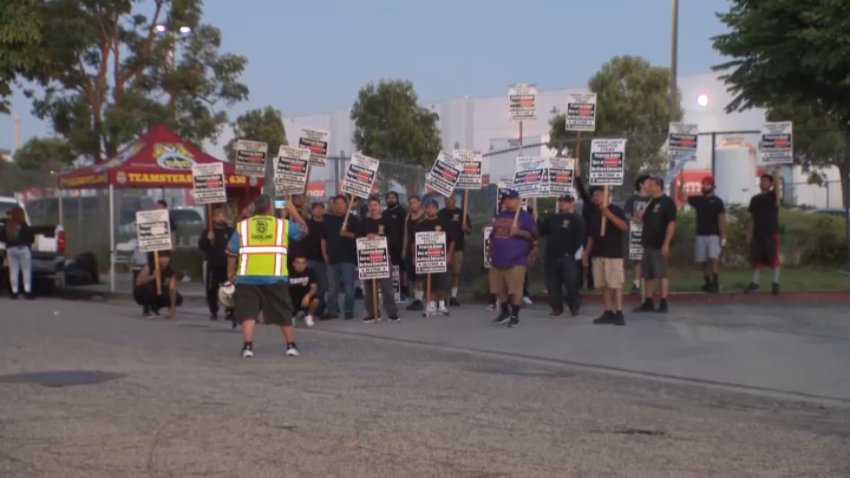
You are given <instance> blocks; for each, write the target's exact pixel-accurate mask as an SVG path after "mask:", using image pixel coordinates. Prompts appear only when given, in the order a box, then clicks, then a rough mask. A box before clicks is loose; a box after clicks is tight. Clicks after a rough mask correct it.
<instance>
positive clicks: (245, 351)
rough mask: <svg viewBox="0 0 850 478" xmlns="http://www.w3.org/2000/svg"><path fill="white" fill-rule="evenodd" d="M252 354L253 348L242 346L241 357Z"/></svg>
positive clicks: (249, 356)
mask: <svg viewBox="0 0 850 478" xmlns="http://www.w3.org/2000/svg"><path fill="white" fill-rule="evenodd" d="M253 356H254V349H250V348H248V347H244V348H243V349H242V358H251V357H253Z"/></svg>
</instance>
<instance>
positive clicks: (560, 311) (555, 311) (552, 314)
mask: <svg viewBox="0 0 850 478" xmlns="http://www.w3.org/2000/svg"><path fill="white" fill-rule="evenodd" d="M563 313H564V309H552V312H550V313H549V318H550V319H557V318H558V317H560V316H561V314H563Z"/></svg>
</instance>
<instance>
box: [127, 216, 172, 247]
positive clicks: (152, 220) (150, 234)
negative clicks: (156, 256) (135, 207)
mask: <svg viewBox="0 0 850 478" xmlns="http://www.w3.org/2000/svg"><path fill="white" fill-rule="evenodd" d="M136 240H137V241H138V242H139V251H141V252H154V251H170V250H171V248H172V245H171V221H169V219H168V210H166V209H154V210H151V211H136Z"/></svg>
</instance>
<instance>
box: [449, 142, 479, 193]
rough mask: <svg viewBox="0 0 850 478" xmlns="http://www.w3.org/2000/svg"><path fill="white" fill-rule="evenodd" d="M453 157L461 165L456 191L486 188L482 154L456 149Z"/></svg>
mask: <svg viewBox="0 0 850 478" xmlns="http://www.w3.org/2000/svg"><path fill="white" fill-rule="evenodd" d="M452 157H453V158H454V159H455V161H457V162H459V163H460V165H461V171H460V176H459V177H458V180H457V186H456V189H481V188H482V187H483V186H484V181H483V174H482V167H481V166H482V163H483V161H482V157H481V154H479V153H475V152H473V151H469V150H465V149H456V150H454V151H453V152H452Z"/></svg>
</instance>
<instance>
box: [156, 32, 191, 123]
mask: <svg viewBox="0 0 850 478" xmlns="http://www.w3.org/2000/svg"><path fill="white" fill-rule="evenodd" d="M153 28H154V31H156V32H157V33H158V34H160V35H162V36H164V37H166V38H167V39H168V58H167V67H168V71H169V73H170V74H172V75H173V74H174V71H175V70H176V69H177V37H186V36H189V35H191V34H192V27H190V26H186V25H183V26H181V27H178V28H177V29H175V30H169V29H168V25H166V24H164V23H157V24H156V25H154V27H153ZM172 82H173V78H172V79H171V81H169V85H168V96H169V98H168V106H169V107H171V109H172V110H173V109H174V104H175V102H176V101H177V98H176V97H175V95H174V87H173V85H172V84H171V83H172Z"/></svg>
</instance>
